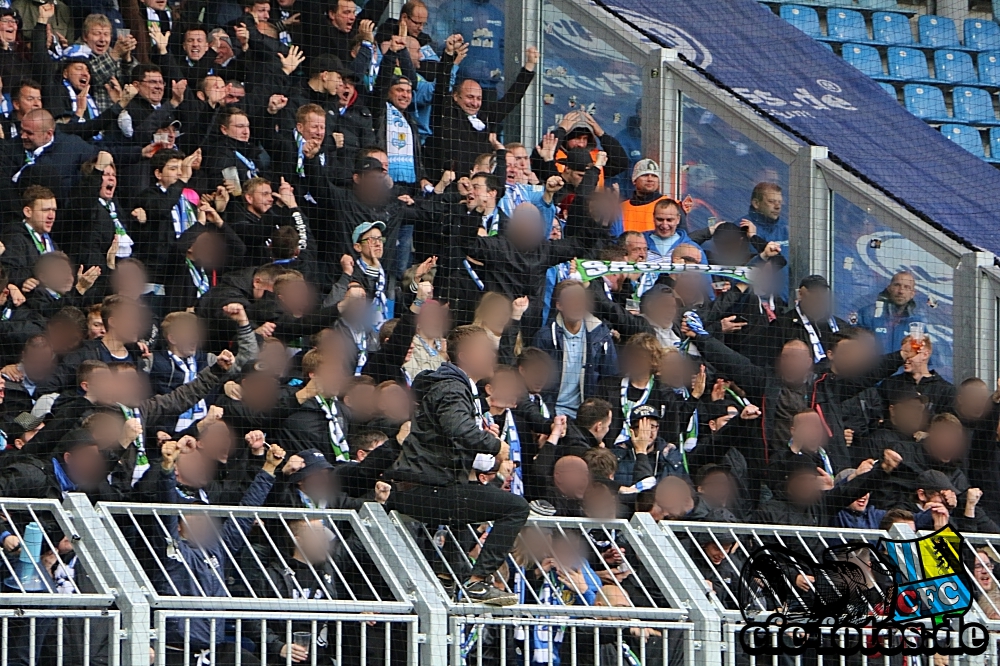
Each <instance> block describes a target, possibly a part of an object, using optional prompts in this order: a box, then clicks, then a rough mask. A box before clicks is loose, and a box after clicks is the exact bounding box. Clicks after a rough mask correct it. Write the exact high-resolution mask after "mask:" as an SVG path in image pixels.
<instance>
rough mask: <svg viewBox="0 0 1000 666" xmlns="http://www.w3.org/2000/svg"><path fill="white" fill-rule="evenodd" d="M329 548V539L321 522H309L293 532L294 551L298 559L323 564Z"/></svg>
mask: <svg viewBox="0 0 1000 666" xmlns="http://www.w3.org/2000/svg"><path fill="white" fill-rule="evenodd" d="M329 548H330V537H329V535H328V534H327V532H326V526H324V525H323V521H322V520H310V521H309V522H305V523H303V524H302V525H301V526H300V527H298V529H297V530H296V531H295V549H296V551H297V555H298V557H299V559H302V560H304V561H306V562H309V563H310V564H313V565H316V564H323V563H324V562H326V556H327V553H328V552H329Z"/></svg>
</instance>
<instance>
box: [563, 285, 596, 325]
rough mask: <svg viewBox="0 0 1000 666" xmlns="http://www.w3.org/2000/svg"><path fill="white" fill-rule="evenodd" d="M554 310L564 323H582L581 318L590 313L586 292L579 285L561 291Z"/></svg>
mask: <svg viewBox="0 0 1000 666" xmlns="http://www.w3.org/2000/svg"><path fill="white" fill-rule="evenodd" d="M556 309H557V310H559V312H560V313H561V314H562V316H563V320H565V321H568V322H578V321H583V318H584V317H586V316H587V315H588V314H589V311H590V300H589V299H588V298H587V290H586V289H584V288H583V287H582V286H580V285H572V286H570V287H567V288H565V289H563V290H562V292H561V293H560V294H559V302H558V303H557V304H556Z"/></svg>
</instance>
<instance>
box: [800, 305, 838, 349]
mask: <svg viewBox="0 0 1000 666" xmlns="http://www.w3.org/2000/svg"><path fill="white" fill-rule="evenodd" d="M795 312H797V313H798V315H799V321H801V322H802V327H803V328H805V329H806V335H808V336H809V345H810V346H811V347H812V350H813V361H814V362H815V363H819V362H820V361H822V360H823V359H825V358H826V350H825V349H823V343H822V342H821V341H820V339H819V333H818V332H817V331H816V327H815V326H814V325H813V323H812V322H811V321H809V317H807V316H805V315H804V314H803V313H802V308H801V307H799V305H798V304H797V303H796V305H795ZM827 324H828V325H829V326H830V330H831V331H833V332H834V333H836V332H838V331H839V330H840V328H839V327H838V326H837V320H836V319H834V318H833V317H830V319H829V320H828V322H827Z"/></svg>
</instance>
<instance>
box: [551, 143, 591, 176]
mask: <svg viewBox="0 0 1000 666" xmlns="http://www.w3.org/2000/svg"><path fill="white" fill-rule="evenodd" d="M593 163H594V160H593V159H592V158H591V157H590V151H589V150H587V149H586V148H570V149H569V150H567V151H566V157H563V158H561V159H560V160H559V164H562V165H563V166H564V167H566V168H567V169H569V170H570V171H586V170H587V169H588V168H590V166H591V165H592V164H593Z"/></svg>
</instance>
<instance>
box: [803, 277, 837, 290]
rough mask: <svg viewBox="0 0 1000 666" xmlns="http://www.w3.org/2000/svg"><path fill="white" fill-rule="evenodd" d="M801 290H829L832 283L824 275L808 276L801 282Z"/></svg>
mask: <svg viewBox="0 0 1000 666" xmlns="http://www.w3.org/2000/svg"><path fill="white" fill-rule="evenodd" d="M799 288H805V289H826V290H829V289H830V283H829V282H827V280H826V278H825V277H823V276H822V275H807V276H805V277H804V278H802V282H799Z"/></svg>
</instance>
